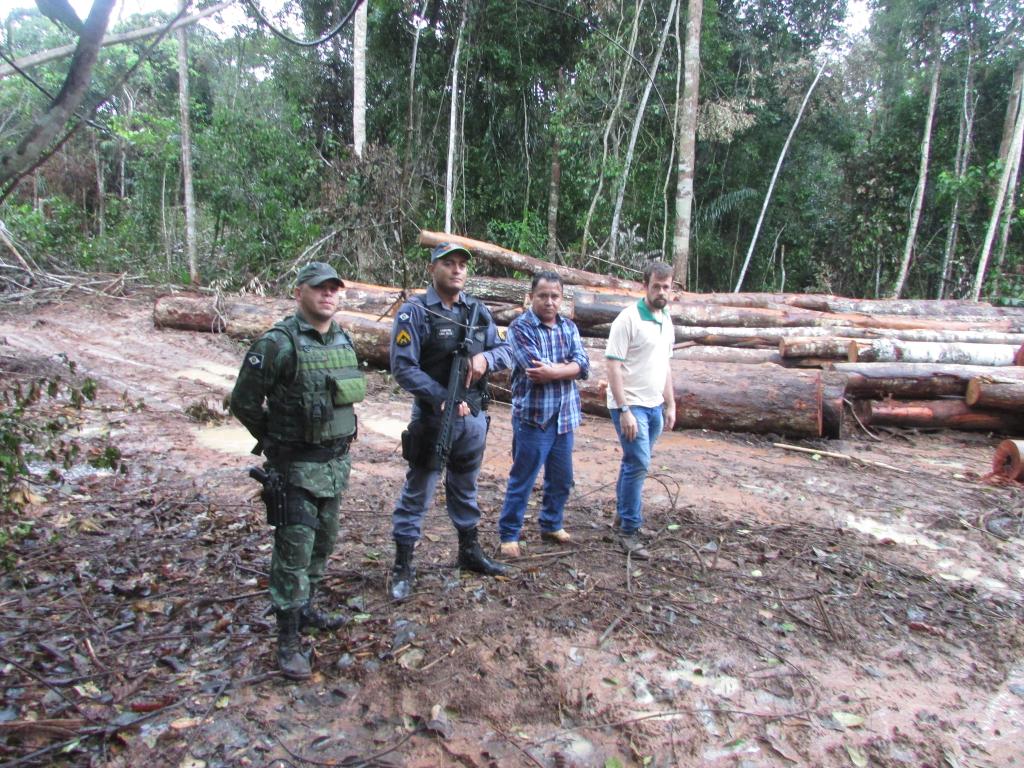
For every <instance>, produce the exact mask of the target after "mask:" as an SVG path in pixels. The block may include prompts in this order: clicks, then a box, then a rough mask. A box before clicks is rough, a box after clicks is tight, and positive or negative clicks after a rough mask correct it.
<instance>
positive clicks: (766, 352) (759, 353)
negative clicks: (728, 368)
mask: <svg viewBox="0 0 1024 768" xmlns="http://www.w3.org/2000/svg"><path fill="white" fill-rule="evenodd" d="M672 357H673V359H675V360H688V361H695V362H703V363H745V364H747V365H751V364H753V365H760V364H761V363H774V364H776V365H781V364H782V358H781V357H780V356H779V353H778V352H776V351H775V350H774V349H744V348H742V347H714V346H709V345H705V344H696V345H694V346H690V347H682V348H678V347H677V348H676V350H675V353H674V354H673V355H672Z"/></svg>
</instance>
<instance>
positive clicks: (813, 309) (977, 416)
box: [154, 231, 1024, 437]
mask: <svg viewBox="0 0 1024 768" xmlns="http://www.w3.org/2000/svg"><path fill="white" fill-rule="evenodd" d="M441 242H455V243H458V244H460V245H463V246H464V247H466V248H468V249H469V250H470V251H471V252H472V253H473V254H474V257H475V258H476V259H477V260H482V261H487V262H489V263H491V264H492V265H495V266H497V267H501V268H505V269H509V270H515V271H517V272H520V273H523V272H526V273H530V274H537V273H538V272H540V271H542V270H553V271H555V272H557V273H558V274H559V275H560V276H561V277H562V279H563V281H564V282H565V300H564V302H563V312H564V314H566V315H568V316H570V317H573V318H574V320H575V322H576V324H577V326H579V328H580V332H581V334H582V335H583V336H584V337H586V338H585V342H586V345H587V347H588V349H589V351H590V358H591V363H592V372H591V376H590V378H589V379H588V380H586V381H582V382H580V390H581V395H582V398H583V407H584V410H585V411H587V412H588V413H593V414H600V415H607V412H608V411H607V406H606V404H605V397H606V392H605V376H604V355H603V353H602V349H603V344H604V341H603V338H605V337H607V335H608V331H609V328H610V325H611V322H612V320H614V319H615V317H616V316H617V315H618V313H619V312H620V311H622V309H623V308H624V307H626V306H629V305H630V304H632V303H635V302H636V301H638V300H639V299H640V297H642V296H643V288H642V285H641V284H640V283H638V282H634V281H629V280H622V279H618V278H612V277H608V276H606V275H595V274H593V273H589V272H585V271H582V270H577V269H571V268H568V267H561V266H558V265H553V264H551V263H549V262H545V261H541V260H539V259H534V258H532V257H529V256H525V255H523V254H517V253H514V252H512V251H508V250H506V249H503V248H501V247H500V246H497V245H494V244H491V243H484V242H481V241H477V240H469V239H468V238H461V237H458V236H455V235H450V234H445V233H435V232H426V231H424V232H421V235H420V243H421V244H422V245H424V246H426V247H433V246H434V245H437V244H438V243H441ZM466 290H467V292H469V293H471V294H472V295H474V296H477V297H478V298H480V299H482V300H483V301H484V302H486V303H487V305H488V307H489V308H490V309H491V312H492V314H493V315H494V317H495V318H496V320H497V322H498V323H499V325H505V324H507V323H509V322H511V321H512V319H514V318H515V317H516V316H517V315H518V314H520V313H521V312H522V311H523V309H524V307H525V306H526V294H527V292H528V290H529V281H528V280H521V279H514V278H500V277H485V276H475V277H471V278H470V279H469V280H468V281H467V284H466ZM419 292H422V289H418V290H414V291H409V292H405V291H402V290H401V289H398V288H394V287H387V286H375V285H368V284H362V283H356V282H350V281H346V286H345V289H344V292H343V296H342V301H341V305H342V309H341V311H339V313H338V315H337V319H338V321H339V323H341V325H342V326H343V327H345V328H346V330H348V331H349V333H350V334H351V335H352V336H353V341H354V343H355V344H356V348H357V351H358V353H359V356H360V358H361V359H363V360H365V361H366V362H367V364H369V365H373V366H377V367H381V368H386V367H388V365H389V356H388V344H389V339H390V331H391V323H392V317H393V316H394V314H395V313H396V312H397V309H398V307H399V306H400V305H401V303H402V301H403V300H404V299H405V298H406V297H407V296H408V295H411V294H413V293H419ZM293 307H294V304H293V303H292V302H290V301H286V300H280V299H278V300H273V299H265V298H262V297H254V296H251V297H242V298H233V299H228V298H225V297H218V298H214V297H212V296H199V295H194V294H193V295H187V294H177V295H171V296H165V297H162V298H161V299H159V300H158V301H157V304H156V307H155V310H154V320H155V323H156V325H157V326H159V327H174V328H185V329H192V330H201V331H224V332H227V333H228V334H230V335H232V336H235V337H238V338H253V337H255V336H256V335H258V334H259V333H260V332H261V331H262V330H264V329H266V328H267V327H269V326H270V325H271V324H272V323H273V322H274V321H275V320H277V319H279V318H280V317H282V316H284V315H286V314H289V313H290V312H292V311H293ZM669 312H670V315H671V317H672V322H673V325H674V326H675V335H676V342H677V343H676V352H675V358H674V360H673V362H672V366H673V377H674V382H675V390H676V391H675V395H676V406H677V408H676V411H677V421H676V427H677V428H678V429H697V428H704V429H715V430H728V431H740V432H755V433H778V434H784V435H789V436H795V437H821V436H826V437H839V436H840V435H841V434H842V432H843V428H844V418H843V417H844V412H845V411H846V407H845V403H849V404H850V405H851V406H852V410H853V413H854V414H855V415H856V418H857V420H858V421H859V422H861V423H862V424H863V425H865V426H867V425H874V426H898V427H919V428H953V429H971V430H985V431H992V432H998V433H1002V434H1008V435H1021V434H1024V410H1022V405H1024V346H1022V345H1024V310H1021V309H1009V308H997V307H993V306H991V305H989V304H986V303H979V302H967V301H922V300H906V301H897V300H889V301H885V300H877V301H871V300H865V299H848V298H842V297H837V296H820V295H809V294H793V293H784V294H783V293H778V294H767V293H728V294H717V293H713V294H694V293H683V292H680V293H679V294H677V296H676V298H675V300H674V301H673V302H672V303H671V304H670V305H669ZM492 389H493V390H494V394H495V396H496V397H497V398H498V399H502V400H507V399H508V398H509V395H510V393H509V391H508V383H507V376H504V377H502V376H496V377H495V378H494V381H493V383H492Z"/></svg>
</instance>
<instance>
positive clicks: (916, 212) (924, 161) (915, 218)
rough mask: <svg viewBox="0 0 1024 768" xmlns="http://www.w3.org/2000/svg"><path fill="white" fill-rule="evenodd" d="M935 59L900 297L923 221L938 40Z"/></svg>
mask: <svg viewBox="0 0 1024 768" xmlns="http://www.w3.org/2000/svg"><path fill="white" fill-rule="evenodd" d="M934 56H935V61H934V63H933V64H932V81H931V87H930V88H929V91H928V116H927V117H926V118H925V123H924V136H923V137H922V138H921V162H920V165H919V167H918V172H917V189H916V190H915V191H914V207H913V210H912V211H911V214H910V226H909V227H908V228H907V242H906V245H905V246H904V247H903V261H902V262H900V273H899V275H897V277H896V284H895V285H894V286H893V288H892V294H891V295H892V298H894V299H898V298H899V297H900V294H902V293H903V286H904V285H905V284H906V282H907V273H908V272H909V271H910V259H911V257H912V256H913V255H914V244H915V243H916V242H917V227H918V225H919V224H920V223H921V208H922V207H923V205H924V191H925V188H926V187H927V185H928V155H929V154H930V152H931V146H932V123H934V122H935V104H936V103H937V102H938V98H939V73H940V72H941V71H942V46H941V43H940V42H939V41H938V40H936V43H935V53H934Z"/></svg>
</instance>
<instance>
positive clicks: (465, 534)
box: [459, 528, 509, 576]
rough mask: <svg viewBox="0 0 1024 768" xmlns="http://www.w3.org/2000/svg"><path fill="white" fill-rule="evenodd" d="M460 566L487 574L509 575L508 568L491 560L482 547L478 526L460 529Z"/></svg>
mask: <svg viewBox="0 0 1024 768" xmlns="http://www.w3.org/2000/svg"><path fill="white" fill-rule="evenodd" d="M459 568H465V569H466V570H467V571H473V573H482V574H484V575H485V576H507V575H508V573H509V570H508V568H506V567H505V566H504V565H501V564H500V563H496V562H494V561H493V560H491V559H490V558H489V557H487V555H485V554H484V553H483V550H482V549H480V542H479V541H477V536H476V528H470V529H469V530H468V531H459Z"/></svg>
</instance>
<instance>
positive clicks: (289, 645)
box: [276, 608, 312, 680]
mask: <svg viewBox="0 0 1024 768" xmlns="http://www.w3.org/2000/svg"><path fill="white" fill-rule="evenodd" d="M276 613H277V666H278V667H280V669H281V672H283V673H284V676H285V677H287V678H288V679H289V680H306V679H308V678H309V676H310V675H311V674H312V670H311V669H310V666H309V657H308V656H307V655H306V654H304V653H303V652H302V641H301V640H299V614H300V610H299V609H298V608H291V609H289V610H286V611H282V610H280V609H279V610H278V611H277V612H276Z"/></svg>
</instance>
